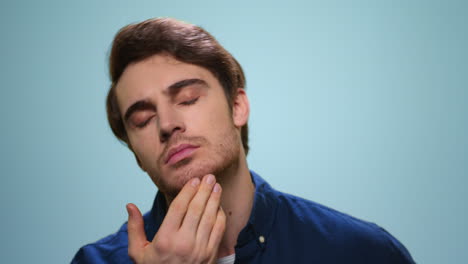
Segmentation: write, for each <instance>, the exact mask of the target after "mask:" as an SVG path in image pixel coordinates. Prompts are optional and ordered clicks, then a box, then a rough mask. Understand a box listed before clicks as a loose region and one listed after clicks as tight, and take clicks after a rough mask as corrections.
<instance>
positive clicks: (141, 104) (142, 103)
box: [124, 78, 208, 122]
mask: <svg viewBox="0 0 468 264" xmlns="http://www.w3.org/2000/svg"><path fill="white" fill-rule="evenodd" d="M194 84H200V85H204V86H208V84H207V83H206V82H205V81H204V80H202V79H197V78H193V79H185V80H182V81H178V82H176V83H173V84H171V85H170V86H169V87H167V90H168V93H169V95H171V96H174V95H176V94H178V93H179V92H180V90H182V88H184V87H187V86H190V85H194ZM142 110H152V111H156V106H155V105H154V104H153V103H151V102H150V101H149V100H147V99H144V100H139V101H136V102H135V103H133V104H132V105H131V106H130V107H129V108H128V109H127V111H125V115H124V120H125V122H127V121H128V119H129V118H130V116H131V115H132V114H133V113H135V112H137V111H142Z"/></svg>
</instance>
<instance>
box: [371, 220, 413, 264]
mask: <svg viewBox="0 0 468 264" xmlns="http://www.w3.org/2000/svg"><path fill="white" fill-rule="evenodd" d="M379 228H380V230H382V232H384V234H385V235H386V238H387V241H388V243H389V246H390V251H391V252H392V261H391V263H395V264H415V263H416V262H415V261H414V260H413V258H412V257H411V254H410V253H409V251H408V250H407V249H406V247H405V246H404V245H403V244H402V243H401V242H400V241H398V240H397V239H396V238H395V237H393V236H392V235H391V234H390V233H388V232H387V230H385V229H384V228H382V227H379Z"/></svg>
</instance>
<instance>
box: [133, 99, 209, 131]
mask: <svg viewBox="0 0 468 264" xmlns="http://www.w3.org/2000/svg"><path fill="white" fill-rule="evenodd" d="M199 98H200V97H196V98H193V99H191V100H188V101H184V102H181V103H180V105H193V104H195V103H196V102H197V101H198V99H199ZM152 118H153V117H151V118H148V119H147V120H145V121H144V122H142V123H140V124H136V125H135V126H136V127H137V128H143V127H145V126H146V125H147V124H148V123H149V121H150V120H151V119H152Z"/></svg>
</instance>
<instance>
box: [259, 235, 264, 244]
mask: <svg viewBox="0 0 468 264" xmlns="http://www.w3.org/2000/svg"><path fill="white" fill-rule="evenodd" d="M258 241H260V243H262V244H263V243H265V237H264V236H259V237H258Z"/></svg>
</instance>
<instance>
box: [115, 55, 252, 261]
mask: <svg viewBox="0 0 468 264" xmlns="http://www.w3.org/2000/svg"><path fill="white" fill-rule="evenodd" d="M194 80H195V81H194ZM116 93H117V99H118V104H119V107H120V109H121V110H122V111H121V112H122V115H123V118H124V120H126V121H125V122H124V124H125V128H126V131H127V135H128V138H129V145H130V146H131V148H132V150H133V152H134V153H135V156H136V158H137V160H138V163H139V165H140V167H141V168H142V169H143V170H144V171H146V172H147V173H148V175H149V176H150V177H151V179H152V180H153V182H154V183H155V184H156V185H157V187H158V188H159V190H160V191H161V192H162V193H163V194H164V195H165V197H166V201H167V202H168V204H169V209H168V213H167V215H166V217H165V219H164V221H163V224H162V225H161V227H160V229H159V231H158V233H157V234H156V235H155V237H154V238H153V239H152V241H151V242H149V241H147V238H146V236H145V233H144V227H143V226H144V223H143V219H142V216H141V213H140V211H139V210H138V208H137V207H136V206H135V205H133V204H129V205H127V211H128V213H129V221H128V233H129V255H130V257H131V258H132V259H133V260H134V261H135V262H136V263H214V262H215V261H216V259H217V258H219V257H222V256H226V255H229V254H232V253H234V246H235V244H236V242H237V237H238V235H239V232H240V231H241V229H242V228H243V227H244V226H245V224H246V223H247V220H248V218H249V216H250V211H251V208H252V204H253V194H254V186H253V184H252V181H251V179H250V173H249V170H248V168H247V164H246V158H245V153H244V150H243V148H242V142H241V137H240V128H241V127H242V126H243V125H245V124H246V123H247V120H248V116H249V104H248V100H247V96H246V94H245V91H244V90H243V89H242V88H239V89H238V90H237V96H236V97H235V98H234V101H233V104H232V108H231V109H230V108H229V105H228V102H227V100H226V96H225V95H224V91H223V89H222V87H221V85H220V83H219V81H218V80H217V79H216V78H215V77H214V76H213V75H212V74H211V72H209V71H208V70H206V69H204V68H202V67H199V66H196V65H191V64H187V63H183V62H180V61H177V60H175V59H174V58H172V57H170V56H168V55H163V54H160V55H154V56H152V57H150V58H148V59H146V60H144V61H141V62H138V63H134V64H131V65H129V66H128V67H127V68H126V69H125V71H124V73H123V74H122V76H121V78H120V80H119V83H118V84H117V87H116ZM132 109H133V110H134V111H130V110H132ZM127 112H128V113H127ZM181 144H190V145H191V146H193V151H192V152H191V153H190V154H188V155H186V156H183V158H182V159H180V160H178V161H176V162H169V163H168V162H167V161H168V157H170V156H168V154H169V152H170V151H171V149H173V148H175V147H177V146H180V145H181ZM221 193H222V195H221ZM220 206H222V208H223V209H224V211H223V210H222V209H221V207H220ZM224 212H228V214H225V213H224Z"/></svg>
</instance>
